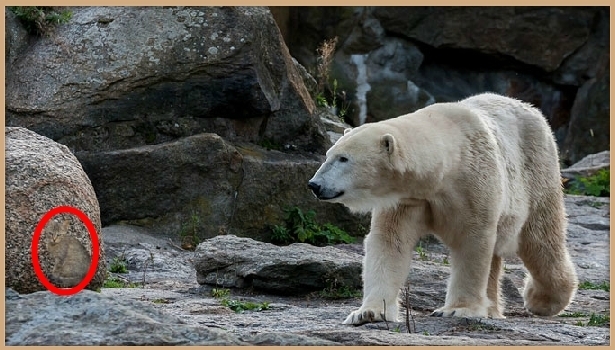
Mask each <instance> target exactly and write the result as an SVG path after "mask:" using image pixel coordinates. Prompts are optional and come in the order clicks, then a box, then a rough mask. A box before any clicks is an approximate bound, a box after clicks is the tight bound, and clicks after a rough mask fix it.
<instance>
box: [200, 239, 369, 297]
mask: <svg viewBox="0 0 615 350" xmlns="http://www.w3.org/2000/svg"><path fill="white" fill-rule="evenodd" d="M194 266H195V269H196V274H197V282H198V283H200V284H209V285H214V286H222V287H239V288H250V287H254V288H256V289H260V290H264V291H268V292H271V293H275V294H282V295H292V294H305V293H306V292H311V291H316V290H323V289H325V288H327V287H331V286H336V287H349V288H352V289H356V288H359V287H360V286H361V279H360V275H361V261H360V257H359V256H358V255H356V254H354V253H350V252H347V251H342V250H339V249H337V248H333V247H314V246H312V245H309V244H306V243H295V244H291V245H289V246H286V247H279V246H276V245H273V244H270V243H262V242H258V241H255V240H252V239H250V238H240V237H236V236H234V235H225V236H217V237H214V238H212V239H209V240H207V241H205V242H203V243H201V244H199V246H198V247H197V249H196V251H195V257H194Z"/></svg>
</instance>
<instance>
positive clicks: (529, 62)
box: [276, 7, 609, 164]
mask: <svg viewBox="0 0 615 350" xmlns="http://www.w3.org/2000/svg"><path fill="white" fill-rule="evenodd" d="M285 13H286V12H284V11H281V10H278V11H277V12H276V15H277V17H278V18H277V19H278V22H279V23H281V25H282V26H286V28H285V30H286V31H287V32H288V39H287V40H288V43H289V47H290V52H291V54H292V55H293V56H295V57H296V58H297V60H298V61H299V62H300V63H301V64H303V65H304V66H306V67H314V66H315V64H316V57H315V55H316V48H317V46H318V45H319V44H320V43H321V42H322V41H323V40H325V39H329V38H332V37H335V36H337V37H338V47H337V54H336V56H335V60H334V63H333V65H332V73H331V79H336V80H337V81H338V84H339V87H338V92H340V91H345V92H346V96H347V98H348V99H350V100H352V108H351V111H350V118H348V119H349V120H351V121H352V122H353V124H355V125H358V124H361V123H364V122H370V121H377V120H382V119H387V118H391V117H395V116H398V115H401V114H406V113H409V112H412V111H414V110H416V109H419V108H422V107H424V106H426V105H428V104H431V103H434V102H444V101H454V100H459V99H463V98H465V97H467V96H469V95H472V94H475V93H479V92H484V91H493V92H497V93H500V94H504V95H508V96H512V97H516V98H519V99H522V100H524V101H527V102H531V103H532V104H534V105H536V106H537V107H539V108H540V109H541V110H542V111H543V113H544V114H545V116H546V118H547V119H548V121H549V123H550V124H551V126H552V128H553V130H554V132H555V135H556V137H557V140H558V144H559V146H560V148H561V153H562V158H563V160H564V162H565V163H568V164H571V163H574V162H576V161H578V160H580V159H581V158H583V157H584V156H585V155H587V154H591V153H596V152H599V151H602V150H605V149H608V147H609V141H608V140H609V128H608V125H609V118H608V115H609V106H608V103H609V96H608V93H609V88H608V82H609V64H608V60H609V35H608V32H609V11H608V8H606V7H575V8H571V7H335V8H316V7H290V8H289V9H288V11H287V13H288V17H289V18H290V19H291V20H290V21H287V22H284V20H285V19H286V17H285ZM362 71H363V72H364V73H362ZM362 76H364V77H366V78H362ZM362 110H363V112H361V111H362Z"/></svg>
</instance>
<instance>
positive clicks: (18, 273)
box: [5, 127, 106, 293]
mask: <svg viewBox="0 0 615 350" xmlns="http://www.w3.org/2000/svg"><path fill="white" fill-rule="evenodd" d="M5 138H6V141H5V142H6V143H5V146H6V155H5V166H6V180H5V181H6V183H5V190H6V197H5V209H6V222H5V230H6V231H5V237H6V253H5V259H6V265H5V276H6V277H5V283H6V286H7V287H11V288H13V289H15V290H17V291H19V292H20V293H31V292H35V291H41V290H45V289H46V288H45V287H44V286H43V285H42V284H41V283H40V281H39V280H38V278H37V276H36V275H35V272H34V269H33V267H32V258H31V249H30V246H31V244H32V238H33V235H34V230H35V228H36V227H37V225H38V224H39V222H40V220H41V219H42V217H43V215H45V214H46V213H47V212H48V211H49V210H51V209H53V208H55V207H58V206H65V205H68V206H72V207H75V208H77V209H79V210H81V211H82V212H84V213H85V214H86V215H87V216H88V218H89V219H90V221H91V222H92V224H93V225H94V227H95V229H96V232H97V233H100V227H101V224H100V209H99V206H98V200H97V199H96V193H95V192H94V189H93V188H92V185H91V183H90V179H88V177H87V175H86V174H85V172H84V171H83V169H82V167H81V164H79V162H78V161H77V158H75V156H74V155H73V154H72V153H71V152H70V151H69V149H68V148H67V147H66V146H63V145H60V144H57V143H55V142H54V141H53V140H51V139H48V138H47V137H44V136H41V135H38V134H36V133H34V132H32V131H30V130H27V129H24V128H11V127H8V128H5ZM63 216H64V218H66V219H69V220H71V225H70V229H69V231H68V233H67V234H68V235H70V236H72V237H75V238H76V239H78V241H79V242H80V243H81V244H82V245H83V247H85V248H86V250H87V252H88V253H89V254H90V256H92V246H91V242H90V235H89V233H88V231H87V229H86V227H85V225H84V224H83V223H81V222H80V220H79V219H78V218H77V217H74V216H72V215H68V214H64V215H63ZM54 219H58V217H57V216H56V217H54ZM45 227H46V228H47V227H49V226H45ZM50 234H51V233H48V232H47V230H45V231H43V233H42V234H41V238H40V240H39V242H38V249H39V259H40V265H41V268H42V270H43V272H44V273H45V275H46V277H47V279H51V272H52V271H53V268H54V265H55V263H56V262H55V259H53V258H52V256H51V255H50V253H49V251H48V250H47V245H46V243H45V242H48V241H49V240H50V239H51V238H52V237H51V236H50ZM98 243H99V246H100V249H99V256H100V260H99V264H98V268H97V272H96V274H95V275H94V278H93V279H92V281H91V282H90V283H89V285H88V287H87V288H89V289H97V288H99V287H100V286H102V282H103V279H104V277H105V275H106V268H105V254H104V248H103V245H102V239H101V237H100V236H99V237H98Z"/></svg>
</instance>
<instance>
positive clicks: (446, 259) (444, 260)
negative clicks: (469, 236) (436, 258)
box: [442, 256, 451, 265]
mask: <svg viewBox="0 0 615 350" xmlns="http://www.w3.org/2000/svg"><path fill="white" fill-rule="evenodd" d="M450 264H451V263H450V262H449V261H448V256H445V257H444V258H442V265H450Z"/></svg>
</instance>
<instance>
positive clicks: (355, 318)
mask: <svg viewBox="0 0 615 350" xmlns="http://www.w3.org/2000/svg"><path fill="white" fill-rule="evenodd" d="M379 321H384V311H383V310H382V309H377V308H360V309H359V310H357V311H353V312H351V313H350V315H348V317H346V320H344V322H343V324H353V325H361V324H363V323H368V322H379ZM387 321H392V322H396V321H397V320H391V317H387Z"/></svg>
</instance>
